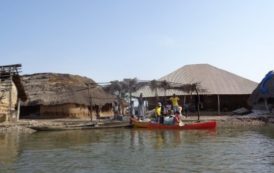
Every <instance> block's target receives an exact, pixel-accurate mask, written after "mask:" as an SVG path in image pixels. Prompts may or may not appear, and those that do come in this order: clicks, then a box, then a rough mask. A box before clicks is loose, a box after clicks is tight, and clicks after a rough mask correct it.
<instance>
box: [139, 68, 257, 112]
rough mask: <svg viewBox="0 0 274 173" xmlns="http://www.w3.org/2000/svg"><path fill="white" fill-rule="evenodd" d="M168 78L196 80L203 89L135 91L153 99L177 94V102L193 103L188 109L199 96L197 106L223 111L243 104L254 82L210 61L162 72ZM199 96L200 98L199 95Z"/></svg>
mask: <svg viewBox="0 0 274 173" xmlns="http://www.w3.org/2000/svg"><path fill="white" fill-rule="evenodd" d="M164 80H165V81H167V82H169V83H171V84H194V83H198V84H199V86H200V88H201V89H202V90H201V91H200V93H199V96H197V95H195V94H193V93H186V92H183V91H178V90H167V91H164V90H163V89H162V90H161V89H160V90H158V91H157V93H156V95H157V96H155V91H153V90H151V87H149V86H146V87H143V88H141V89H140V90H138V91H137V92H136V93H134V94H135V95H138V94H140V93H143V96H144V97H145V98H146V99H147V100H148V101H149V105H151V103H153V100H155V97H159V98H162V99H163V98H165V97H170V96H171V95H172V94H176V95H177V96H179V97H180V105H182V106H184V105H186V104H188V105H192V108H191V107H190V109H193V110H195V109H197V106H196V105H197V102H198V99H199V100H200V103H201V104H200V105H199V106H200V107H199V108H200V109H201V110H205V111H218V114H220V112H221V111H222V112H226V111H231V110H234V109H237V108H239V107H246V106H248V104H247V99H248V97H249V96H250V94H251V93H252V91H253V90H254V89H255V88H256V86H257V83H256V82H253V81H251V80H248V79H245V78H243V77H241V76H238V75H236V74H233V73H230V72H228V71H225V70H222V69H219V68H217V67H214V66H212V65H209V64H193V65H186V66H183V67H181V68H179V69H177V70H175V71H174V72H172V73H170V74H168V75H166V76H163V77H161V78H160V79H159V81H164ZM198 97H199V98H198ZM150 108H151V107H150Z"/></svg>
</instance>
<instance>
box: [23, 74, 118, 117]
mask: <svg viewBox="0 0 274 173" xmlns="http://www.w3.org/2000/svg"><path fill="white" fill-rule="evenodd" d="M22 81H23V85H24V87H25V90H26V93H27V95H28V99H27V101H26V102H25V103H24V104H22V107H21V110H22V111H21V112H22V116H23V117H32V118H66V117H71V118H91V120H95V119H96V118H100V117H106V116H108V117H109V116H113V114H114V113H113V110H112V103H113V102H114V100H115V97H114V96H113V95H110V94H108V93H106V92H105V91H104V90H103V89H102V87H101V86H99V85H97V84H96V83H95V82H94V81H93V80H92V79H89V78H87V77H82V76H78V75H70V74H59V73H37V74H32V75H24V76H23V80H22Z"/></svg>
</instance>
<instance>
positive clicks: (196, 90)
mask: <svg viewBox="0 0 274 173" xmlns="http://www.w3.org/2000/svg"><path fill="white" fill-rule="evenodd" d="M195 92H196V95H197V99H198V103H197V111H198V121H200V96H199V93H198V89H197V88H196V87H195Z"/></svg>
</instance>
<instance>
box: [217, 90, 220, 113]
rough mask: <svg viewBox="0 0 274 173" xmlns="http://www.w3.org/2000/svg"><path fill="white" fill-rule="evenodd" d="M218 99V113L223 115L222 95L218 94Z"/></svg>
mask: <svg viewBox="0 0 274 173" xmlns="http://www.w3.org/2000/svg"><path fill="white" fill-rule="evenodd" d="M217 100H218V115H221V102H220V95H217Z"/></svg>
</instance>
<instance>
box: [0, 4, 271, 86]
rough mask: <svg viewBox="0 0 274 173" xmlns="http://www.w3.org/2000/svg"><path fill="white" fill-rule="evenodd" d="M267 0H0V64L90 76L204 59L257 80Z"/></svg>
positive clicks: (117, 76)
mask: <svg viewBox="0 0 274 173" xmlns="http://www.w3.org/2000/svg"><path fill="white" fill-rule="evenodd" d="M273 9H274V1H273V0H0V65H7V64H17V63H21V64H22V74H31V73H43V72H54V73H69V74H78V75H82V76H87V77H90V78H92V79H94V80H95V81H96V82H108V81H112V80H122V79H124V78H135V77H137V78H138V79H141V80H152V79H159V78H160V77H162V76H164V75H167V74H169V73H171V72H173V71H175V70H176V69H178V68H180V67H182V66H184V65H188V64H204V63H206V64H211V65H213V66H216V67H218V68H221V69H224V70H227V71H230V72H232V73H235V74H237V75H240V76H242V77H245V78H247V79H250V80H253V81H256V82H260V81H261V80H262V78H263V77H264V76H265V74H266V73H267V72H268V71H270V70H273V69H274V10H273Z"/></svg>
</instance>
